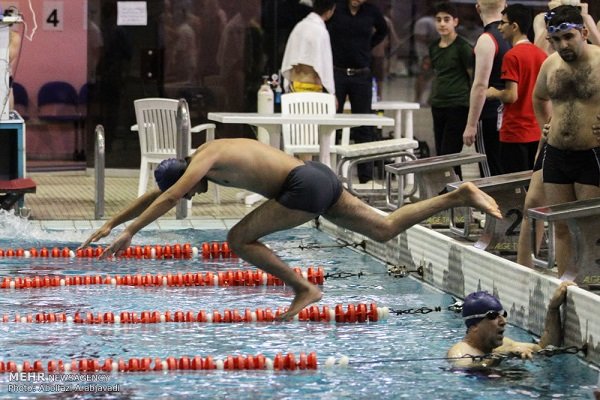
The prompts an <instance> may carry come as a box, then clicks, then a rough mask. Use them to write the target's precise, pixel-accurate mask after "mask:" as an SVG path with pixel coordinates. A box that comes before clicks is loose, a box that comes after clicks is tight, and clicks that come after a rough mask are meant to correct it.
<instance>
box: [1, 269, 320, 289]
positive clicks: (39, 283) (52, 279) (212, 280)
mask: <svg viewBox="0 0 600 400" xmlns="http://www.w3.org/2000/svg"><path fill="white" fill-rule="evenodd" d="M293 270H294V272H295V273H296V274H297V275H299V276H302V277H304V278H305V279H307V280H308V281H309V282H311V283H313V284H315V285H323V284H324V283H325V272H324V270H323V267H312V266H311V267H308V268H306V270H302V269H301V268H299V267H295V268H293ZM0 279H1V280H0V289H41V288H48V287H60V286H88V285H111V286H113V287H116V286H144V287H150V286H168V287H172V286H219V287H223V286H283V285H284V282H283V281H282V280H281V279H279V278H277V277H275V276H273V275H271V274H268V273H266V272H264V271H262V270H258V269H257V270H230V271H219V272H210V271H208V272H195V273H193V272H188V273H181V272H179V273H175V274H173V273H170V272H167V273H166V274H162V273H157V274H150V273H147V274H135V275H110V274H109V275H69V276H66V275H63V276H59V275H52V276H34V277H29V276H17V277H4V278H0Z"/></svg>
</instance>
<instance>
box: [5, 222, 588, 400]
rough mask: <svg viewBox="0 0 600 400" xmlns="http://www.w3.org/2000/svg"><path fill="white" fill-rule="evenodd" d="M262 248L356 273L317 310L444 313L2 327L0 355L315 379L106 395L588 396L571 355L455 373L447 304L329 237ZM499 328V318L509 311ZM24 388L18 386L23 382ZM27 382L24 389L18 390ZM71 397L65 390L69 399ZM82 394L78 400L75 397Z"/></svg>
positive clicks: (142, 384)
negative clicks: (209, 359)
mask: <svg viewBox="0 0 600 400" xmlns="http://www.w3.org/2000/svg"><path fill="white" fill-rule="evenodd" d="M88 233H89V232H84V233H76V232H70V231H63V232H52V233H45V232H35V234H34V235H33V236H34V237H35V239H31V235H30V236H29V237H27V235H23V237H17V238H16V239H15V238H14V237H15V236H19V235H21V233H17V232H12V234H11V233H10V232H9V235H8V236H9V237H11V239H0V248H4V249H5V248H8V247H13V248H14V247H17V246H19V247H25V248H28V247H38V248H39V247H42V246H45V247H53V246H55V245H56V246H59V247H64V246H65V245H67V246H70V247H75V246H76V245H77V244H78V243H79V242H80V241H81V240H82V239H83V238H84V237H86V236H87V235H88ZM225 237H226V232H224V231H191V230H178V231H170V232H164V231H160V232H159V231H144V232H141V234H140V235H138V236H136V238H135V240H136V242H134V244H150V243H152V244H168V243H185V242H189V243H192V244H194V245H199V244H200V243H202V242H205V241H213V240H215V241H223V240H225ZM266 242H267V243H268V244H269V245H270V246H271V247H272V248H273V249H274V250H275V251H276V252H277V253H278V254H279V255H280V256H281V257H282V258H284V259H285V260H286V261H288V262H289V263H290V264H291V265H292V266H299V267H302V268H305V267H307V266H309V265H321V266H323V267H324V268H325V271H326V272H329V273H335V272H353V273H358V272H361V271H362V272H365V273H366V275H365V276H362V277H360V278H357V277H350V278H347V279H328V280H326V282H325V285H324V287H323V292H324V297H323V300H322V301H321V302H320V304H321V305H329V306H330V307H334V306H335V305H336V304H348V303H361V302H364V303H371V302H376V303H377V304H378V305H380V306H388V307H391V308H393V309H408V308H420V307H430V308H433V307H435V306H441V308H442V311H441V312H432V313H429V314H416V315H402V316H394V315H392V316H390V318H389V319H388V320H387V321H385V322H377V323H367V324H338V325H336V324H327V323H316V322H289V323H250V324H248V323H244V324H197V323H165V324H150V325H79V324H20V323H19V324H16V323H8V324H6V323H0V332H1V333H0V359H3V360H5V361H7V360H13V361H17V362H22V361H23V360H28V361H30V362H33V361H34V360H38V359H39V360H46V361H47V360H49V359H63V360H71V359H80V358H91V357H94V358H96V357H97V358H100V359H105V358H107V357H111V358H119V357H122V358H124V359H127V358H132V357H152V358H154V357H160V358H162V359H165V358H167V357H168V356H174V357H181V356H194V355H200V356H203V357H205V356H206V355H212V356H213V357H214V358H223V357H225V356H227V355H237V354H257V353H262V354H264V355H266V356H268V357H271V358H272V357H273V356H274V355H275V354H276V353H277V352H283V353H287V352H293V353H295V354H296V355H297V354H299V353H300V352H307V353H308V352H311V351H315V352H316V353H317V356H318V360H319V369H318V370H317V371H293V372H289V371H284V372H273V371H232V372H230V371H187V372H166V373H163V372H153V373H124V374H123V373H121V374H112V375H109V376H108V382H105V383H103V385H118V388H119V392H117V393H113V394H112V395H107V396H106V397H105V398H111V397H112V398H156V397H166V398H199V397H203V398H236V399H246V398H247V399H255V398H274V399H297V398H307V399H332V398H340V399H342V398H343V399H363V398H381V399H399V398H410V399H473V398H477V399H506V398H511V399H531V398H565V399H589V398H592V396H591V393H592V390H593V388H594V387H595V386H596V383H597V381H598V373H597V371H596V370H594V369H591V368H589V367H588V366H587V365H586V364H585V363H583V362H581V361H580V359H579V358H577V357H575V356H573V355H560V356H556V357H553V358H544V359H541V358H540V359H536V360H535V361H533V362H522V361H518V360H507V361H505V362H504V363H503V365H502V366H501V367H500V368H498V370H497V371H496V374H495V377H486V376H482V375H474V374H468V373H465V372H457V371H452V370H451V369H450V368H449V364H448V363H447V361H446V360H443V357H444V356H445V353H446V350H447V349H448V348H449V347H450V346H451V345H452V344H453V343H455V342H456V341H458V340H460V339H461V338H462V336H463V334H464V325H463V323H462V320H461V318H460V316H459V315H457V314H455V313H454V312H451V311H448V310H446V307H447V306H448V305H450V304H452V303H453V299H452V297H451V296H449V295H447V294H444V293H441V292H439V291H438V290H436V289H434V288H431V287H429V286H427V285H423V284H422V283H420V282H419V281H418V280H417V279H413V278H390V277H388V276H387V274H386V271H387V270H386V266H385V265H383V264H381V263H380V262H378V261H377V260H375V259H373V258H371V257H369V256H366V255H364V254H361V253H358V252H356V251H354V250H351V249H349V248H320V249H319V248H312V249H308V250H302V249H300V248H299V245H300V244H303V245H307V244H314V243H316V244H321V245H330V244H334V243H335V241H334V240H333V239H332V238H330V237H328V236H327V235H325V234H324V233H321V232H319V231H316V230H312V229H295V230H290V231H286V232H281V233H278V234H275V235H271V236H269V237H267V238H266ZM243 268H249V266H248V265H246V264H245V263H243V262H242V261H240V260H236V259H230V260H227V259H225V260H223V259H221V260H202V259H195V260H168V261H165V260H162V261H158V260H123V259H121V260H109V261H102V262H100V261H97V260H89V259H40V258H35V259H18V258H3V259H0V278H3V277H5V276H23V275H30V276H33V275H35V274H38V275H44V276H45V275H53V274H59V275H86V274H90V275H96V274H117V273H118V274H137V273H142V274H145V273H151V274H155V273H158V272H161V273H163V274H164V273H166V272H188V271H189V272H199V271H202V272H204V271H213V272H216V271H221V270H224V269H243ZM291 298H292V292H291V291H290V290H288V289H286V288H283V287H229V288H220V287H177V288H175V287H159V288H156V287H149V288H139V287H121V286H119V287H115V288H113V287H107V286H77V287H63V288H45V289H32V290H2V291H0V314H5V313H8V314H10V315H11V316H12V315H14V314H15V313H20V314H27V313H38V312H66V313H68V314H73V313H74V312H76V311H85V312H87V311H91V312H94V313H97V312H106V311H115V312H117V311H118V312H120V311H137V312H141V311H153V310H160V311H165V310H172V311H174V310H199V309H206V310H213V309H214V310H223V309H226V308H229V309H233V308H237V309H240V310H243V309H245V308H251V309H255V308H259V307H261V308H265V307H271V308H276V307H278V306H287V305H288V304H289V302H290V300H291ZM509 319H510V316H509ZM506 334H507V336H509V337H512V338H513V339H517V340H524V341H528V340H531V336H530V335H529V334H527V333H526V332H524V331H522V330H520V329H518V328H515V327H509V328H508V329H507V331H506ZM342 355H346V356H348V357H349V359H350V365H349V366H348V367H346V368H341V367H334V368H331V369H327V368H325V367H324V365H323V364H324V362H325V360H326V359H327V357H330V356H334V357H336V358H339V357H340V356H342ZM21 383H23V382H21ZM25 383H27V382H25ZM9 384H14V382H10V381H9V375H8V374H3V375H0V397H1V398H5V397H12V398H28V397H34V395H32V394H27V393H15V392H9V390H8V389H9ZM71 394H73V393H71ZM81 396H82V397H85V396H86V395H85V393H82V394H81Z"/></svg>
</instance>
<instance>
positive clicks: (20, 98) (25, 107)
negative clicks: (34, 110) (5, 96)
mask: <svg viewBox="0 0 600 400" xmlns="http://www.w3.org/2000/svg"><path fill="white" fill-rule="evenodd" d="M12 92H13V99H14V108H15V110H16V111H17V112H18V113H19V114H20V115H21V117H23V119H25V120H27V119H28V118H29V96H28V95H27V89H25V87H24V86H23V85H21V84H20V83H18V82H13V83H12Z"/></svg>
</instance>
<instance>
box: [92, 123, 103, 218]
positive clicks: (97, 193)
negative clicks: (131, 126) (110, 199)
mask: <svg viewBox="0 0 600 400" xmlns="http://www.w3.org/2000/svg"><path fill="white" fill-rule="evenodd" d="M95 132H96V143H95V154H94V178H95V186H94V218H95V219H100V218H102V217H103V216H104V166H105V162H104V161H105V160H104V157H105V155H104V153H105V141H104V127H103V126H102V125H97V126H96V131H95Z"/></svg>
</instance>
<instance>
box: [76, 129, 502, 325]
mask: <svg viewBox="0 0 600 400" xmlns="http://www.w3.org/2000/svg"><path fill="white" fill-rule="evenodd" d="M154 176H155V178H156V183H157V184H158V188H157V189H153V190H150V191H148V192H147V193H145V194H144V195H142V196H140V197H139V198H137V199H136V200H134V201H133V202H132V203H131V204H130V205H129V206H128V207H126V208H125V209H124V210H122V211H121V212H119V213H118V214H117V215H115V216H114V217H113V218H111V219H110V220H109V221H107V222H106V223H105V224H104V225H103V226H102V227H100V229H98V230H97V231H96V232H94V233H93V234H92V235H91V236H90V237H89V238H88V239H87V240H86V241H85V242H84V243H83V244H82V245H81V247H85V246H87V245H88V244H90V243H91V242H94V241H97V240H99V239H100V238H103V237H105V236H107V235H108V234H110V232H111V230H112V229H113V228H114V227H116V226H118V225H120V224H122V223H124V222H126V221H129V220H133V222H131V223H129V224H128V225H127V227H126V228H125V229H124V231H123V232H122V233H120V234H119V236H118V237H117V238H116V239H115V240H114V241H113V242H112V244H111V245H110V246H109V247H107V248H106V249H105V251H104V253H103V254H102V255H101V258H106V257H110V256H112V255H115V254H116V255H119V254H121V253H122V252H123V251H125V250H126V249H127V248H128V247H129V246H130V244H131V239H132V237H133V235H135V234H136V233H137V232H138V231H139V230H140V229H142V228H143V227H145V226H146V225H148V224H149V223H151V222H153V221H154V220H156V219H157V218H159V217H160V216H162V215H163V214H165V213H166V212H167V211H169V210H170V209H171V208H173V207H174V206H175V205H176V204H177V202H178V201H179V200H181V199H184V198H185V199H191V198H192V196H194V195H195V194H196V193H205V192H206V191H207V185H208V181H211V182H215V183H217V184H219V185H223V186H230V187H236V188H240V189H245V190H248V191H251V192H255V193H259V194H261V195H263V196H264V197H266V198H267V201H265V202H264V203H263V204H261V205H260V206H258V207H257V208H256V209H255V210H253V211H252V212H250V213H249V214H248V215H246V216H245V217H244V218H242V220H241V221H239V222H238V223H237V224H236V225H235V226H234V227H233V228H231V230H230V231H229V234H228V236H227V240H228V242H229V245H230V247H231V249H232V250H233V251H234V252H235V253H236V254H237V255H238V256H240V257H241V258H242V259H244V260H245V261H247V262H249V263H251V264H253V265H255V266H257V267H258V268H260V269H262V270H263V271H265V272H267V273H270V274H272V275H275V276H276V277H278V278H279V279H281V280H282V281H284V282H285V283H286V285H288V286H290V287H291V288H292V289H293V290H294V293H295V297H294V299H293V300H292V303H291V304H290V307H289V308H288V310H287V312H285V313H284V314H282V315H281V319H282V320H289V319H291V318H292V317H293V316H294V315H296V314H297V313H298V312H300V311H301V310H302V309H303V308H304V307H306V306H308V305H309V304H311V303H314V302H317V301H319V300H320V299H321V296H322V294H321V291H320V290H319V288H318V287H317V286H315V285H313V284H311V283H310V282H309V281H308V280H306V279H304V278H302V277H300V276H298V275H297V274H296V273H295V272H294V271H293V270H292V269H291V268H289V266H288V265H287V264H285V263H284V262H283V261H282V260H281V259H280V258H279V257H278V256H277V255H276V254H275V253H273V251H271V250H270V249H269V248H268V247H266V246H265V245H264V244H263V243H261V242H260V241H259V239H261V238H262V237H264V236H266V235H268V234H270V233H273V232H276V231H281V230H285V229H290V228H293V227H296V226H299V225H302V224H303V223H305V222H308V221H310V220H312V219H314V218H316V217H318V216H320V215H322V216H323V217H324V218H326V219H328V220H329V221H331V222H333V223H335V224H337V225H338V226H340V227H342V228H346V229H350V230H352V231H355V232H358V233H360V234H363V235H365V236H368V237H369V238H371V239H373V240H376V241H378V242H385V241H388V240H390V239H392V238H394V237H395V236H396V235H398V234H399V233H400V232H403V231H404V230H406V229H408V228H409V227H411V226H413V225H415V224H417V223H418V222H420V221H422V220H424V219H426V218H428V217H430V216H432V215H434V214H436V213H438V212H440V211H443V210H446V209H448V208H451V207H464V206H467V207H475V208H477V209H478V210H481V211H483V212H485V213H487V214H490V215H492V216H494V217H496V218H501V217H502V216H501V213H500V211H499V208H498V205H497V204H496V202H495V201H494V199H493V198H491V197H490V196H488V195H487V194H485V193H484V192H482V191H481V190H479V189H478V188H477V187H476V186H475V185H473V184H472V183H468V182H467V183H464V184H462V185H461V186H460V187H459V189H458V190H456V191H453V192H450V193H446V194H443V195H440V196H437V197H434V198H431V199H427V200H423V201H420V202H418V203H414V204H408V205H405V206H403V207H401V208H399V209H398V210H396V211H394V212H393V213H391V214H389V215H381V214H379V213H378V212H377V211H375V210H374V209H372V208H371V207H370V206H368V205H367V204H365V203H364V202H362V201H361V200H359V199H358V198H356V197H354V196H353V195H351V194H350V193H349V192H347V191H346V190H344V188H343V187H342V184H341V182H340V180H339V179H338V177H337V176H336V174H335V173H334V172H333V171H332V170H331V169H330V168H329V167H327V166H326V165H324V164H321V163H319V162H312V161H307V162H303V161H300V160H298V159H297V158H294V157H292V156H290V155H288V154H286V153H284V152H282V151H280V150H278V149H275V148H274V147H271V146H268V145H266V144H263V143H260V142H258V141H256V140H250V139H219V140H214V141H210V142H208V143H206V144H204V145H202V146H200V147H199V148H198V149H197V150H196V151H195V152H194V154H193V155H192V156H191V158H189V159H188V160H176V159H169V160H165V161H163V162H162V163H161V164H160V165H159V166H158V167H157V169H156V170H155V172H154Z"/></svg>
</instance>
